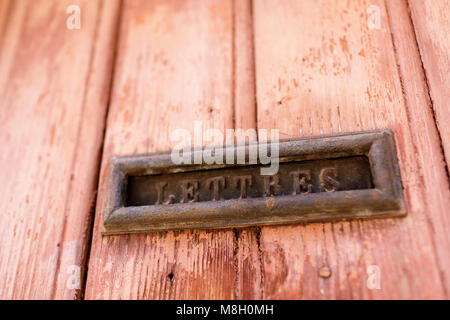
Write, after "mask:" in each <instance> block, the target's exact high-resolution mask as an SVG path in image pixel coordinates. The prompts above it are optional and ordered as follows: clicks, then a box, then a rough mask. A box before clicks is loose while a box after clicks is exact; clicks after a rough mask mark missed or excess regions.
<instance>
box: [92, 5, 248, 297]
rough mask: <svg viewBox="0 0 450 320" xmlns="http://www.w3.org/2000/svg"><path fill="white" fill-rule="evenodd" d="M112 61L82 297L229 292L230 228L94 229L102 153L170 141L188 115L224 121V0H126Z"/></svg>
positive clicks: (228, 35) (227, 114) (228, 37)
mask: <svg viewBox="0 0 450 320" xmlns="http://www.w3.org/2000/svg"><path fill="white" fill-rule="evenodd" d="M136 44H139V45H136ZM115 67H116V72H115V75H114V85H113V91H112V98H111V107H110V112H109V115H108V125H107V132H106V139H105V148H104V153H103V164H102V169H101V178H100V179H101V181H100V191H99V197H98V201H97V210H96V221H95V227H94V234H93V235H94V237H93V242H92V249H91V256H90V261H89V273H88V281H87V287H86V298H88V299H94V298H103V299H107V298H113V299H115V298H140V299H167V298H171V299H173V298H189V299H201V298H233V297H235V290H234V283H235V282H237V280H235V277H236V273H235V269H237V268H239V269H242V268H243V267H244V268H245V267H246V266H247V264H245V262H241V261H242V260H241V259H239V258H238V257H236V256H237V255H239V254H240V251H238V250H236V241H238V240H237V239H236V237H235V233H234V232H233V231H231V230H228V231H184V232H166V233H161V232H159V233H149V234H144V235H125V236H112V237H103V238H102V236H101V233H100V232H101V225H102V217H103V213H104V208H105V198H104V195H105V191H106V190H105V187H106V184H105V183H106V178H107V174H106V173H107V172H108V159H109V158H110V156H112V155H121V154H130V153H146V152H151V151H164V150H167V149H170V147H171V146H173V145H174V144H176V143H177V141H170V135H171V133H172V132H173V131H174V130H175V129H178V128H184V129H187V130H190V131H191V132H192V130H193V126H194V121H195V120H200V121H202V124H203V128H204V129H206V128H218V129H220V130H222V131H223V132H224V129H226V128H233V114H234V111H233V110H234V102H233V101H234V100H233V96H235V95H234V94H233V90H234V85H233V84H234V83H235V80H233V70H234V74H236V73H237V72H240V71H239V70H236V69H234V67H233V6H232V2H231V1H219V2H210V1H151V2H148V1H125V2H124V6H123V12H122V25H121V30H120V34H119V46H118V58H117V62H116V66H115ZM249 94H252V93H249ZM240 99H246V101H248V100H249V99H250V98H245V97H241V98H240ZM247 99H248V100H247ZM239 241H240V242H242V243H245V242H246V241H247V240H246V237H239ZM249 241H251V238H250V239H249ZM249 245H250V244H249ZM248 267H249V268H252V267H253V266H248ZM248 272H250V271H248ZM241 291H242V290H241ZM241 291H239V294H240V292H241Z"/></svg>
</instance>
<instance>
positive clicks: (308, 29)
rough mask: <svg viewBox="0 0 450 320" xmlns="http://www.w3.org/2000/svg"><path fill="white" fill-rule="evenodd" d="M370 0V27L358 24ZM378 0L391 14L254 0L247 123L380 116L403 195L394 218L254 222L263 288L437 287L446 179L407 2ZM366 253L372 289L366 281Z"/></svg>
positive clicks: (319, 125) (307, 131)
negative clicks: (374, 274)
mask: <svg viewBox="0 0 450 320" xmlns="http://www.w3.org/2000/svg"><path fill="white" fill-rule="evenodd" d="M371 5H376V6H377V8H378V9H379V12H380V18H381V20H380V21H381V25H380V28H379V29H377V28H374V29H370V28H369V25H368V18H370V17H369V16H368V11H367V8H368V7H369V6H371ZM389 7H390V10H389V13H390V15H391V18H390V19H389V18H388V15H387V10H386V7H385V3H384V2H383V1H316V2H310V1H289V2H288V3H287V2H284V3H283V6H281V5H279V2H277V1H271V0H255V1H254V8H253V12H254V25H255V30H254V33H255V55H256V60H255V65H256V85H257V86H256V92H257V106H258V109H257V119H258V128H267V129H270V128H275V129H279V130H280V135H281V136H282V137H289V136H297V135H312V134H322V133H332V132H341V131H342V132H347V131H359V130H369V129H375V128H391V129H392V130H393V131H394V133H395V137H396V142H397V152H398V157H399V163H400V167H401V174H402V180H403V184H404V193H405V197H406V200H407V205H408V216H407V217H406V218H404V219H385V220H374V221H351V222H339V223H327V224H322V223H317V224H311V225H307V226H282V227H263V228H262V230H261V239H260V240H261V250H262V253H263V262H264V264H263V270H264V273H263V279H264V285H263V297H264V298H267V299H271V298H289V299H297V298H313V299H326V298H332V299H335V298H338V299H355V298H356V299H390V298H445V297H447V292H448V288H449V287H450V283H449V278H448V271H447V270H448V261H449V259H448V252H449V250H448V248H449V239H448V230H449V223H448V218H447V217H446V216H447V214H448V210H447V209H446V208H448V194H449V193H448V180H447V177H446V175H445V169H444V163H443V160H442V153H441V150H440V148H439V141H438V135H437V132H436V130H435V128H433V123H432V116H431V114H430V112H429V109H427V106H428V101H427V92H426V86H425V84H424V81H423V80H424V77H423V73H422V74H421V73H420V70H419V72H418V73H413V72H411V71H412V70H417V69H420V64H419V63H420V59H419V57H418V53H417V49H416V48H415V43H414V41H413V33H412V29H411V26H410V24H409V21H408V15H407V11H406V6H405V5H404V3H401V2H395V3H392V4H391V3H390V4H389ZM395 19H400V21H396V23H395V26H394V27H391V22H392V21H394V20H395ZM401 24H405V25H404V26H402V25H401ZM403 27H404V28H406V29H404V28H403ZM401 32H406V34H403V33H401ZM391 33H394V36H392V35H391ZM393 41H394V42H393ZM394 45H395V46H394ZM396 50H398V51H397V54H396ZM408 50H411V51H408ZM398 57H401V58H400V59H397V58H398ZM411 64H414V65H413V67H412V66H411ZM408 68H415V69H411V70H408ZM402 87H403V88H404V91H402ZM421 108H425V109H426V110H425V111H423V110H421ZM416 117H417V118H416ZM413 118H414V119H413ZM419 125H421V126H422V125H423V127H420V130H421V131H420V132H417V131H418V130H419V128H418V127H417V126H419ZM373 265H374V266H377V267H378V268H379V270H380V276H381V278H380V279H381V289H373V290H372V289H369V288H368V286H367V281H368V280H369V274H368V273H367V272H368V270H369V271H370V269H368V267H369V266H373ZM322 268H329V269H330V270H331V276H330V277H329V278H324V277H321V276H320V274H321V270H322ZM322 274H323V272H322ZM424 275H426V276H424Z"/></svg>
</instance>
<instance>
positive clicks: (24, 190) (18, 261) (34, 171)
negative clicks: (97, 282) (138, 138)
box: [0, 0, 117, 299]
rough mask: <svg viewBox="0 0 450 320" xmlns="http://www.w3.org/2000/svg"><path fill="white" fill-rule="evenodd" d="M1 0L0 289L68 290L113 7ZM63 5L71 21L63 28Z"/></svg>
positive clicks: (85, 220)
mask: <svg viewBox="0 0 450 320" xmlns="http://www.w3.org/2000/svg"><path fill="white" fill-rule="evenodd" d="M0 3H1V5H0V16H1V17H3V18H2V20H1V23H0V35H2V38H1V40H0V41H1V42H0V46H1V47H0V101H1V102H0V103H1V105H0V108H1V110H2V111H1V112H0V145H1V149H2V153H1V157H0V181H1V184H2V192H1V195H0V211H1V212H2V214H1V218H0V221H1V223H0V243H1V245H0V257H1V258H0V297H1V298H2V299H11V298H12V299H23V298H26V299H50V298H52V297H53V298H74V297H75V296H77V294H78V293H79V290H77V289H73V290H70V289H68V287H67V281H66V280H68V281H72V280H71V279H68V276H69V275H70V274H68V273H67V272H68V271H70V270H76V268H78V267H80V271H81V272H83V269H84V268H83V266H84V261H83V259H84V257H85V256H86V252H85V251H86V244H87V238H86V237H87V235H88V234H89V229H88V228H89V216H90V214H91V213H92V212H90V206H91V204H92V201H93V199H94V190H95V188H96V185H97V180H96V171H97V169H98V158H99V157H98V155H99V154H98V150H99V147H100V145H101V143H102V130H103V123H104V119H103V118H104V114H105V111H106V100H107V98H108V96H109V93H108V89H109V88H108V85H109V80H108V77H109V75H110V74H111V70H109V67H108V63H109V62H108V61H109V60H110V58H109V55H110V54H109V52H111V51H112V48H111V45H112V43H109V40H106V39H112V36H113V35H112V34H111V30H113V28H111V27H112V26H111V25H108V21H109V18H108V16H109V15H110V14H112V13H113V12H112V11H115V10H116V9H115V8H114V2H113V1H106V2H105V3H104V4H102V2H100V1H59V0H58V1H48V0H46V1H2V2H0ZM71 4H76V5H79V6H80V8H81V12H82V21H81V29H79V30H69V29H67V28H66V19H67V18H68V16H69V15H68V14H67V13H66V8H67V7H68V6H69V5H71ZM4 8H8V9H7V10H6V13H5V11H3V9H4ZM116 12H117V11H116ZM100 17H101V19H100ZM4 19H6V20H4ZM100 20H101V22H100ZM109 22H111V21H109ZM105 40H106V41H105ZM93 64H95V67H93ZM72 265H73V266H74V267H71V266H72ZM72 268H75V269H72ZM58 275H60V276H58ZM72 284H73V286H72ZM69 287H70V288H76V287H77V283H76V281H74V282H71V285H69ZM80 288H81V286H80Z"/></svg>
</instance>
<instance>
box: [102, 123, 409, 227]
mask: <svg viewBox="0 0 450 320" xmlns="http://www.w3.org/2000/svg"><path fill="white" fill-rule="evenodd" d="M241 147H243V146H241ZM232 148H239V146H233V147H232ZM245 148H246V155H247V157H248V145H245ZM196 152H202V150H194V151H193V152H192V154H191V156H193V155H194V154H195V153H196ZM224 154H226V153H225V152H224ZM358 155H365V156H367V158H368V159H369V162H370V168H371V174H372V182H373V185H374V188H373V189H364V190H350V191H336V192H321V193H311V194H302V195H283V196H272V197H262V198H247V199H230V200H220V201H205V202H193V203H177V204H170V205H149V206H139V207H126V206H125V203H126V191H127V177H128V176H130V175H134V176H139V175H156V174H168V173H176V172H187V171H197V170H209V169H218V168H224V167H233V165H226V164H223V165H218V164H213V165H206V164H202V165H182V166H180V165H176V164H174V163H173V162H172V161H171V157H170V152H165V153H155V154H148V155H132V156H121V157H113V158H111V172H110V180H109V185H108V189H107V190H108V192H107V201H106V208H105V216H104V231H103V234H122V233H136V232H147V231H159V230H173V229H194V228H195V229H205V228H212V229H217V228H230V227H247V226H255V225H268V224H286V223H306V222H318V221H322V222H325V221H333V220H345V219H353V218H376V217H397V216H404V215H405V214H406V207H405V203H404V198H403V190H402V183H401V179H400V171H399V167H398V162H397V161H398V160H397V156H396V149H395V142H394V138H393V133H392V131H391V130H389V129H385V130H376V131H366V132H356V133H346V134H338V135H322V136H316V137H306V138H305V137H302V138H294V139H287V140H281V141H280V143H279V158H280V163H282V162H288V161H293V160H295V161H304V160H313V159H324V158H326V159H330V158H341V157H348V156H358ZM241 166H242V165H241Z"/></svg>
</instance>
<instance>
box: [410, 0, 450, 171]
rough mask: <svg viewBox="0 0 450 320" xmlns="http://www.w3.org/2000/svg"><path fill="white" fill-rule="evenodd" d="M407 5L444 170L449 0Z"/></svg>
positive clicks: (448, 149) (448, 150)
mask: <svg viewBox="0 0 450 320" xmlns="http://www.w3.org/2000/svg"><path fill="white" fill-rule="evenodd" d="M408 2H409V8H410V10H411V16H412V20H413V25H414V30H415V33H416V39H417V42H418V45H419V50H420V56H421V58H422V62H423V67H424V69H425V73H426V76H427V81H428V83H427V85H428V89H429V93H430V96H431V99H432V102H433V111H434V113H435V119H436V124H437V127H438V128H439V132H440V136H441V139H442V148H443V149H444V152H445V155H446V160H447V170H448V164H449V163H450V127H449V125H448V123H449V122H450V105H449V101H450V33H449V30H450V10H449V7H450V1H448V0H437V1H420V0H410V1H408ZM447 172H448V171H447Z"/></svg>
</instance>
